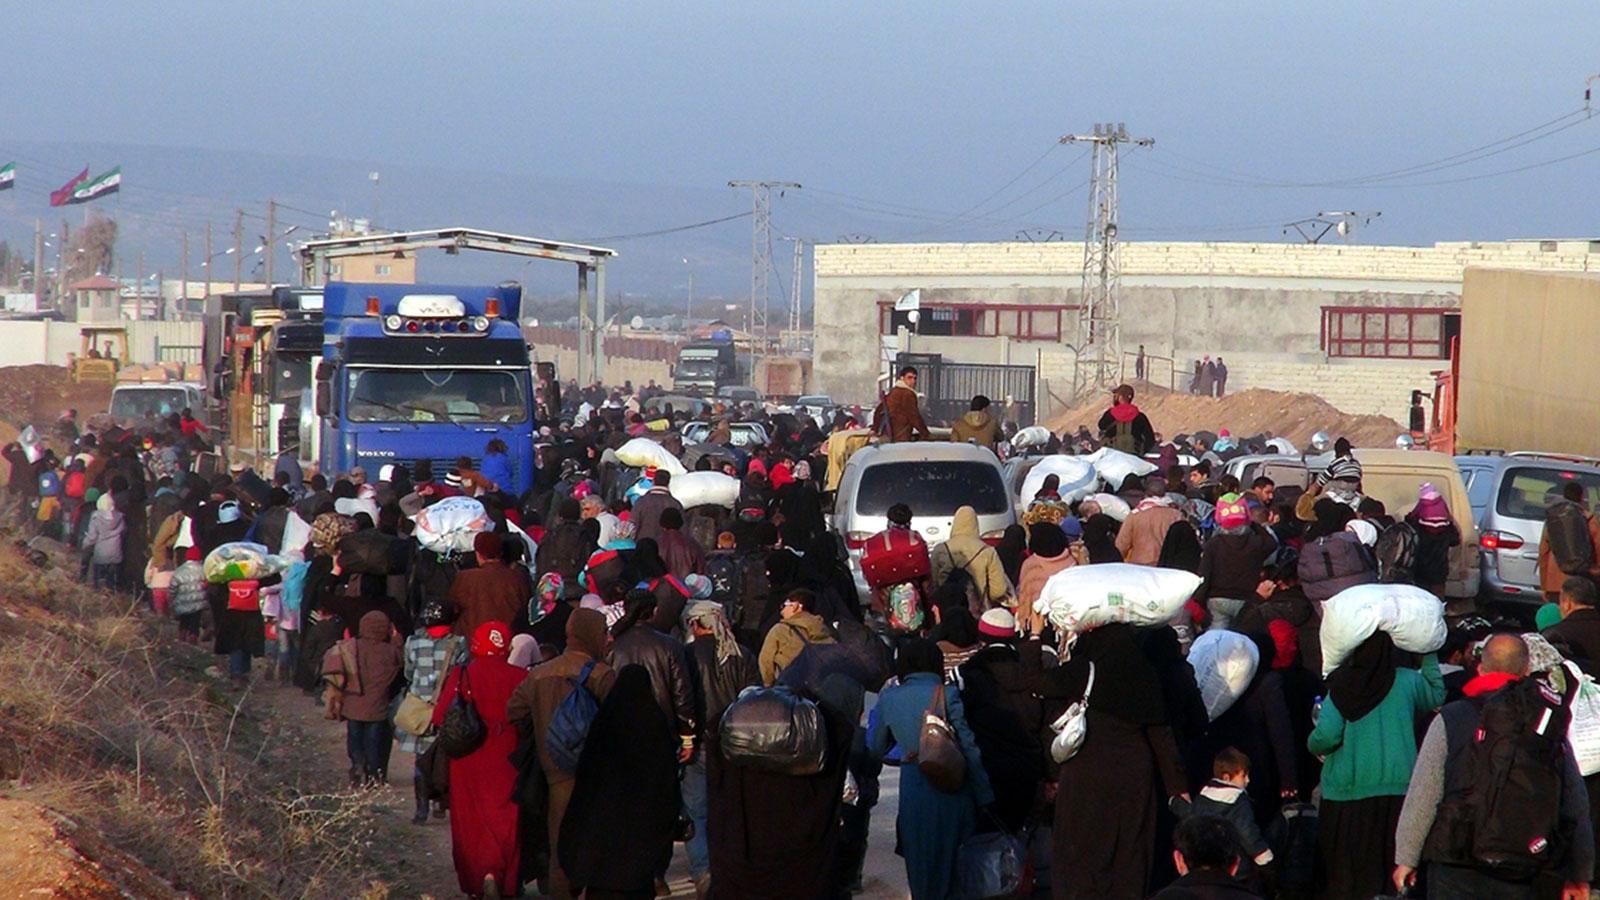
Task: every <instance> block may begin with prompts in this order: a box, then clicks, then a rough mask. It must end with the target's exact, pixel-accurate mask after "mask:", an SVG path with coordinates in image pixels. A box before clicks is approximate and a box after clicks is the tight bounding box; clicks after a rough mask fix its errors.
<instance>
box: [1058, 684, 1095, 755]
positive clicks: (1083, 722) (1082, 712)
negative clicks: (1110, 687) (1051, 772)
mask: <svg viewBox="0 0 1600 900" xmlns="http://www.w3.org/2000/svg"><path fill="white" fill-rule="evenodd" d="M1093 690H1094V663H1089V682H1088V684H1085V685H1084V686H1083V697H1082V698H1081V699H1079V700H1078V702H1076V703H1074V704H1072V705H1071V706H1069V707H1067V711H1066V712H1064V713H1062V714H1061V717H1060V718H1058V719H1056V720H1055V721H1054V722H1052V723H1050V730H1051V731H1054V732H1055V733H1056V736H1055V738H1054V739H1053V740H1051V741H1050V758H1051V759H1053V760H1055V761H1056V763H1057V764H1060V763H1064V762H1066V761H1067V760H1069V759H1071V758H1072V757H1074V756H1076V755H1077V753H1078V749H1079V748H1081V747H1082V746H1083V739H1084V737H1086V736H1087V735H1088V733H1089V694H1090V693H1091V692H1092V691H1093Z"/></svg>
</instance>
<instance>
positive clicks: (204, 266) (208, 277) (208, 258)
mask: <svg viewBox="0 0 1600 900" xmlns="http://www.w3.org/2000/svg"><path fill="white" fill-rule="evenodd" d="M212 262H214V260H213V259H212V258H211V223H210V222H207V223H206V261H205V262H203V263H201V264H200V268H202V269H205V270H206V292H205V295H204V297H202V298H201V300H202V301H204V299H205V297H210V296H211V263H212Z"/></svg>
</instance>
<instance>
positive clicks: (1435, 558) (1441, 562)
mask: <svg viewBox="0 0 1600 900" xmlns="http://www.w3.org/2000/svg"><path fill="white" fill-rule="evenodd" d="M1405 521H1406V524H1408V525H1410V526H1411V527H1412V528H1415V529H1416V530H1417V550H1416V554H1415V556H1414V557H1413V560H1412V564H1411V574H1412V578H1413V579H1414V580H1415V582H1416V584H1417V587H1420V588H1422V589H1423V590H1428V591H1432V592H1433V593H1434V596H1437V597H1439V598H1441V599H1443V597H1444V588H1445V583H1446V582H1448V581H1449V580H1450V548H1451V547H1457V546H1460V544H1461V529H1460V528H1457V527H1456V521H1455V519H1454V518H1453V517H1452V516H1451V515H1450V505H1449V504H1448V503H1446V502H1445V499H1444V495H1443V494H1441V493H1439V489H1438V488H1436V487H1434V486H1433V485H1432V484H1431V483H1429V482H1423V484H1422V487H1421V488H1420V489H1419V490H1418V491H1417V505H1416V506H1414V507H1412V509H1411V512H1409V513H1406V518H1405Z"/></svg>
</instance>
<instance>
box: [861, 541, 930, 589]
mask: <svg viewBox="0 0 1600 900" xmlns="http://www.w3.org/2000/svg"><path fill="white" fill-rule="evenodd" d="M931 569H932V566H930V565H929V563H928V545H927V544H926V543H924V542H923V540H922V535H920V534H917V533H916V532H915V531H912V530H911V529H909V528H888V529H885V530H883V531H881V532H879V533H877V534H875V535H873V536H872V537H871V538H868V539H867V543H866V545H865V546H863V547H862V548H861V574H862V575H863V576H865V577H866V579H867V585H868V586H869V587H872V588H882V587H888V586H890V585H894V584H903V583H905V582H907V581H917V580H919V579H923V578H927V577H928V572H929V571H931Z"/></svg>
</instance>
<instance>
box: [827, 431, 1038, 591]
mask: <svg viewBox="0 0 1600 900" xmlns="http://www.w3.org/2000/svg"><path fill="white" fill-rule="evenodd" d="M1013 496H1014V495H1013V494H1012V492H1011V491H1009V490H1007V489H1006V481H1005V477H1004V473H1003V472H1002V471H1001V468H1000V460H998V459H996V458H995V455H994V454H993V453H990V452H989V451H988V450H986V449H984V448H982V447H976V446H973V445H972V444H955V443H935V442H927V441H923V442H916V443H903V444H885V445H881V446H873V447H867V448H865V449H863V450H859V451H857V452H856V453H855V454H853V455H852V456H851V457H850V461H849V462H848V463H846V464H845V469H844V474H843V476H842V477H841V478H840V480H839V489H838V491H837V492H836V493H835V495H834V505H833V513H832V515H831V516H830V517H829V521H830V525H831V527H832V529H833V530H834V531H835V532H837V533H838V534H839V535H840V536H842V537H843V538H844V541H845V546H846V547H847V548H848V549H849V553H850V574H851V575H852V576H853V577H854V578H855V582H856V592H857V593H858V594H859V595H860V597H861V602H862V603H863V604H865V603H867V602H869V601H870V600H871V597H872V591H871V589H870V588H868V587H867V582H866V578H864V577H863V576H862V574H861V550H862V547H863V546H864V545H865V544H866V542H867V540H868V539H869V538H871V537H872V536H873V535H875V534H877V533H878V532H880V531H882V530H884V528H886V527H888V524H889V520H888V512H889V507H890V506H893V505H894V504H896V503H904V504H906V505H908V506H910V507H911V513H912V518H911V527H912V528H914V529H915V530H916V531H917V532H918V533H919V534H921V535H922V539H923V540H925V541H927V542H928V546H929V547H930V548H931V547H933V546H936V545H938V544H942V543H944V541H945V540H946V539H947V538H948V537H949V536H950V523H951V521H952V520H953V519H954V518H955V512H956V510H957V509H959V508H961V507H963V506H971V507H972V508H973V510H974V511H975V512H977V514H978V530H979V532H980V533H981V534H982V535H983V538H984V540H986V541H989V542H990V543H996V542H998V541H999V540H1000V537H1001V535H1003V534H1004V533H1005V530H1006V528H1007V527H1008V526H1010V525H1012V524H1013V523H1015V522H1016V521H1017V514H1016V509H1015V507H1014V502H1013V499H1012V498H1013Z"/></svg>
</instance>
